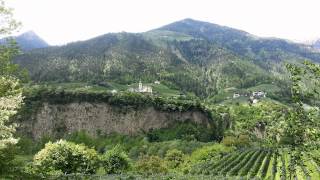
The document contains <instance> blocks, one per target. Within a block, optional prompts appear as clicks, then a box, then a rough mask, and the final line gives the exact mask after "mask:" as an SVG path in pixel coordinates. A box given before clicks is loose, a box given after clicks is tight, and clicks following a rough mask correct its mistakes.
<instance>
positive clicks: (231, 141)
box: [221, 134, 250, 148]
mask: <svg viewBox="0 0 320 180" xmlns="http://www.w3.org/2000/svg"><path fill="white" fill-rule="evenodd" d="M221 143H222V144H223V145H225V146H235V147H238V148H244V147H247V146H249V144H250V138H249V136H248V135H243V134H242V135H239V137H234V136H226V137H224V138H223V140H222V142H221Z"/></svg>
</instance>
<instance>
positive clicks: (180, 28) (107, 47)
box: [16, 19, 320, 96]
mask: <svg viewBox="0 0 320 180" xmlns="http://www.w3.org/2000/svg"><path fill="white" fill-rule="evenodd" d="M305 59H307V60H311V61H315V62H320V53H317V52H313V51H310V50H309V49H308V48H307V47H306V46H305V45H303V44H297V43H292V42H288V41H287V40H281V39H264V38H257V37H255V36H254V35H251V34H249V33H247V32H245V31H241V30H237V29H233V28H228V27H226V26H220V25H217V24H212V23H208V22H202V21H196V20H193V19H184V20H182V21H177V22H174V23H171V24H168V25H165V26H162V27H160V28H157V29H153V30H150V31H147V32H143V33H124V32H122V33H108V34H105V35H101V36H98V37H95V38H92V39H89V40H86V41H79V42H73V43H68V44H66V45H63V46H54V47H48V48H41V49H34V50H31V51H29V52H26V53H24V54H22V55H21V56H19V57H17V58H16V63H18V64H20V65H21V66H23V67H25V68H27V69H28V70H29V71H30V74H31V78H32V79H33V80H34V81H35V82H51V81H54V82H75V81H76V82H93V83H99V82H102V81H115V82H118V83H121V84H130V83H134V82H137V81H139V80H142V81H144V82H153V81H155V80H159V79H160V80H162V81H164V82H166V83H167V84H168V85H170V86H172V87H174V88H178V89H181V90H183V91H191V92H194V93H195V94H197V95H199V96H210V95H213V94H216V93H218V92H220V91H221V90H223V89H225V88H229V87H237V88H247V87H251V86H255V85H258V84H269V83H276V84H277V85H278V86H283V85H284V84H285V83H284V82H283V81H285V78H286V76H285V73H286V72H285V68H284V63H285V62H288V61H289V62H296V61H302V60H305Z"/></svg>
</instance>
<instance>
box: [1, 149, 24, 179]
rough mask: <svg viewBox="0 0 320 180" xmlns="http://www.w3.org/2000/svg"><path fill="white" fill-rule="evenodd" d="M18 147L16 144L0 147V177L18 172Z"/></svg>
mask: <svg viewBox="0 0 320 180" xmlns="http://www.w3.org/2000/svg"><path fill="white" fill-rule="evenodd" d="M16 154H17V149H16V147H15V145H12V144H9V145H7V146H6V147H5V148H0V179H1V177H10V176H13V175H15V174H16V171H17V168H20V163H19V162H18V161H17V160H16V159H15V157H16Z"/></svg>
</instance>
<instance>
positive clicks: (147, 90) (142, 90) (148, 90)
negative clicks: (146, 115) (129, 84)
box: [129, 81, 152, 94]
mask: <svg viewBox="0 0 320 180" xmlns="http://www.w3.org/2000/svg"><path fill="white" fill-rule="evenodd" d="M129 91H130V92H139V93H151V94H152V87H151V86H146V85H143V84H142V82H141V81H140V82H139V85H138V88H130V89H129Z"/></svg>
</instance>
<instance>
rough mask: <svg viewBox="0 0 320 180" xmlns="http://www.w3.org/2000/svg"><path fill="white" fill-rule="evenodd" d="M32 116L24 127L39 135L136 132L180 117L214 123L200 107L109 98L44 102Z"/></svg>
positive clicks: (181, 120)
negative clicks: (118, 102)
mask: <svg viewBox="0 0 320 180" xmlns="http://www.w3.org/2000/svg"><path fill="white" fill-rule="evenodd" d="M30 120H31V122H30ZM30 120H28V121H23V122H21V128H20V129H23V131H26V132H27V133H29V134H30V135H32V136H33V138H35V139H38V138H40V137H42V136H44V135H49V136H55V137H57V136H58V137H59V136H62V135H65V134H66V133H71V132H74V131H79V130H86V131H87V132H89V133H90V134H92V135H97V133H103V134H110V133H113V132H117V133H122V134H129V135H133V134H137V133H139V132H142V131H144V132H145V131H148V130H150V129H157V128H165V127H169V126H170V125H172V124H173V123H175V122H179V121H180V122H184V121H192V122H195V123H197V124H202V125H204V126H207V127H210V126H211V125H210V118H209V117H208V115H207V114H206V113H204V112H202V111H199V110H190V111H184V112H179V111H175V112H174V111H173V112H172V111H171V112H169V111H161V110H158V109H156V108H154V107H153V106H149V107H144V108H139V109H136V108H132V107H131V106H114V105H110V104H108V103H105V102H71V103H66V104H55V103H50V102H43V103H42V105H41V106H40V107H39V108H38V109H37V111H36V112H35V113H33V115H32V116H31V119H30Z"/></svg>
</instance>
